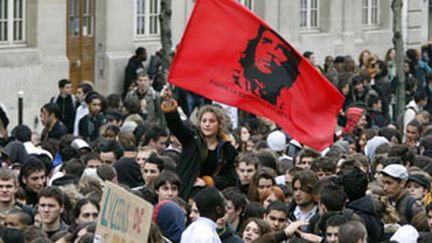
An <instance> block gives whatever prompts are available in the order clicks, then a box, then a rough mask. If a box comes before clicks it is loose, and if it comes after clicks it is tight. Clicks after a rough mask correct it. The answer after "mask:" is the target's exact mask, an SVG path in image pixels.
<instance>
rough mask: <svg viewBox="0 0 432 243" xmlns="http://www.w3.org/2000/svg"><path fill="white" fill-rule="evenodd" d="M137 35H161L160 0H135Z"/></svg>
mask: <svg viewBox="0 0 432 243" xmlns="http://www.w3.org/2000/svg"><path fill="white" fill-rule="evenodd" d="M135 4H136V6H135V35H136V37H152V36H153V37H155V36H159V33H160V28H159V14H160V0H135Z"/></svg>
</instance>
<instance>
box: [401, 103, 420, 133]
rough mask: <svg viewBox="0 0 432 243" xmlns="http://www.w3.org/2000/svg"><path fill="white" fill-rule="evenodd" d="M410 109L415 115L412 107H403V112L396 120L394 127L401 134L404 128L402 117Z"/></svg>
mask: <svg viewBox="0 0 432 243" xmlns="http://www.w3.org/2000/svg"><path fill="white" fill-rule="evenodd" d="M408 109H410V110H413V111H414V112H415V113H416V114H417V111H416V110H415V109H414V107H411V106H409V107H405V109H404V112H402V113H400V114H399V116H398V117H397V118H396V126H397V127H398V128H399V130H400V131H402V132H403V128H404V125H405V124H404V117H405V112H406V111H407V110H408Z"/></svg>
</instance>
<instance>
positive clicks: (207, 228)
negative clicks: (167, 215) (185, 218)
mask: <svg viewBox="0 0 432 243" xmlns="http://www.w3.org/2000/svg"><path fill="white" fill-rule="evenodd" d="M180 243H221V240H220V239H219V236H218V234H217V232H216V224H215V222H213V221H212V220H210V219H208V218H204V217H199V218H198V219H197V220H196V221H195V222H193V223H192V224H190V225H189V226H188V227H187V228H186V230H185V231H183V234H182V237H181V241H180Z"/></svg>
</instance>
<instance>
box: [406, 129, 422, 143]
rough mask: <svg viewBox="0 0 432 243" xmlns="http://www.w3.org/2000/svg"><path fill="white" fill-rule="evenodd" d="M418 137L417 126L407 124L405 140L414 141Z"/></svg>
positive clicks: (407, 141)
mask: <svg viewBox="0 0 432 243" xmlns="http://www.w3.org/2000/svg"><path fill="white" fill-rule="evenodd" d="M418 137H419V131H418V129H417V127H415V126H410V125H408V126H407V128H406V142H405V143H407V144H408V143H415V142H416V141H417V139H418Z"/></svg>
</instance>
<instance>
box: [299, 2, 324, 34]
mask: <svg viewBox="0 0 432 243" xmlns="http://www.w3.org/2000/svg"><path fill="white" fill-rule="evenodd" d="M318 19H319V1H318V0H300V27H302V28H310V29H315V28H318V27H319V26H318Z"/></svg>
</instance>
